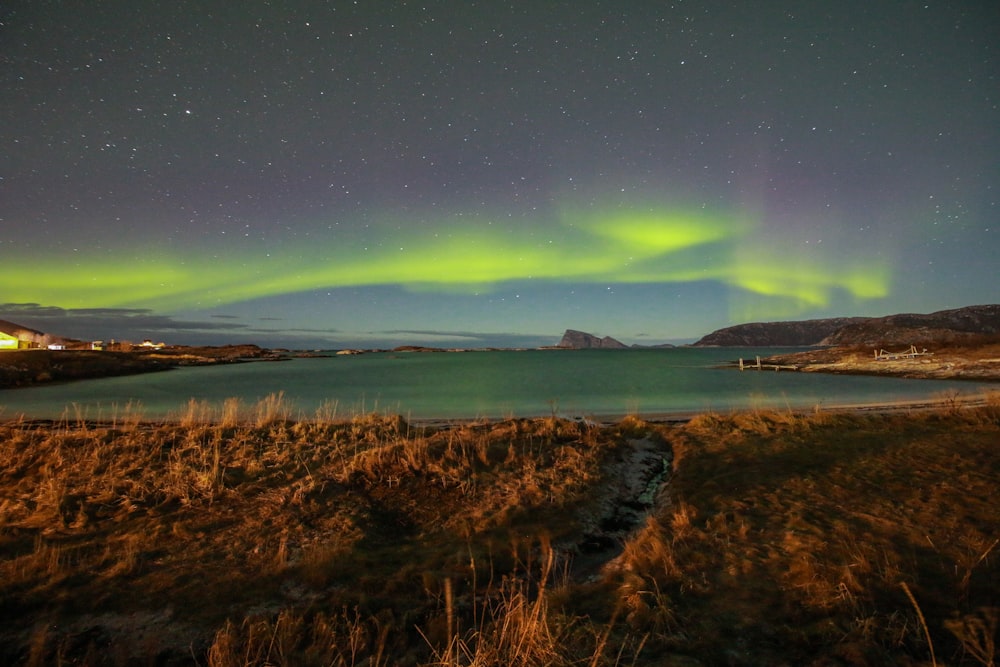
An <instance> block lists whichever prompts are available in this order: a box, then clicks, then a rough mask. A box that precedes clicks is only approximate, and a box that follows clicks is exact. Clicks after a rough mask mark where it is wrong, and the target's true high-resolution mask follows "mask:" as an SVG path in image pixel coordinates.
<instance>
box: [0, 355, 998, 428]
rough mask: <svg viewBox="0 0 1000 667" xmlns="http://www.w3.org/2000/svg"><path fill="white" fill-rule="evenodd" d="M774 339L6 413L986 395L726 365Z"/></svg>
mask: <svg viewBox="0 0 1000 667" xmlns="http://www.w3.org/2000/svg"><path fill="white" fill-rule="evenodd" d="M758 353H760V354H762V355H768V354H774V353H776V350H774V349H773V348H769V349H765V350H752V349H747V348H676V349H663V350H581V351H542V350H538V351H524V352H514V351H502V352H463V353H375V354H364V355H358V356H340V357H328V358H311V359H294V360H291V361H285V362H274V363H265V362H260V363H246V364H237V365H230V366H212V367H202V368H181V369H176V370H172V371H168V372H164V373H151V374H146V375H134V376H128V377H119V378H105V379H100V380H87V381H82V382H75V383H67V384H61V385H52V386H42V387H31V388H23V389H6V390H0V417H4V418H9V417H12V416H15V415H19V414H23V415H25V416H28V417H34V418H53V419H55V418H60V417H63V416H70V417H78V416H83V417H87V418H94V419H107V418H112V417H115V416H116V415H122V414H124V412H125V411H126V409H128V410H132V411H138V412H140V413H141V414H142V415H143V416H145V417H147V418H171V417H177V416H178V415H180V414H181V413H182V412H183V411H184V409H185V408H186V406H187V404H188V403H189V402H190V401H191V400H192V399H194V400H197V401H206V402H208V403H209V404H210V405H211V406H213V407H215V408H218V409H221V406H222V403H223V402H224V401H225V400H226V399H228V398H238V399H240V401H241V402H242V403H243V404H244V405H246V406H250V405H253V404H255V403H256V402H257V401H259V400H260V399H262V398H264V397H266V396H268V395H269V394H277V393H279V392H281V393H283V394H284V399H285V401H286V402H287V403H288V404H289V405H290V407H291V408H292V410H293V414H294V415H295V416H298V417H313V416H315V415H316V414H317V411H318V410H322V412H323V413H324V414H327V415H330V414H331V413H333V412H334V411H335V414H336V416H339V417H350V416H352V415H356V414H361V413H367V412H372V411H378V412H382V413H398V414H402V415H403V416H405V417H408V418H411V419H466V418H475V417H489V418H498V417H509V416H516V417H531V416H538V415H550V414H553V413H555V414H559V415H562V416H568V417H611V416H616V415H623V414H629V413H634V414H638V415H641V416H646V417H655V416H661V415H669V414H676V413H686V412H694V411H704V410H715V411H728V410H733V409H741V408H753V407H759V408H766V407H778V408H784V407H794V408H811V407H814V406H822V407H834V406H840V405H850V404H857V403H863V402H888V401H900V400H915V399H923V398H930V397H934V396H935V395H938V396H940V395H943V394H945V393H948V392H953V391H958V392H961V393H977V392H979V391H981V390H982V389H983V387H981V386H979V385H976V384H973V383H967V382H945V381H932V380H900V379H893V378H876V377H860V376H853V377H852V376H838V375H818V374H811V373H794V372H757V371H752V372H750V371H747V372H743V373H741V372H739V371H738V370H732V369H720V368H716V367H715V366H717V365H719V364H722V363H726V362H729V361H733V360H736V359H738V358H739V357H743V358H744V359H753V358H754V356H755V355H756V354H758Z"/></svg>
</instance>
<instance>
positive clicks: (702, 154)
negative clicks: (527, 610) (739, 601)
mask: <svg viewBox="0 0 1000 667" xmlns="http://www.w3.org/2000/svg"><path fill="white" fill-rule="evenodd" d="M0 22H2V24H0V84H2V88H0V90H2V102H0V318H3V319H7V320H11V321H14V322H18V323H20V324H24V325H27V326H31V327H34V328H38V329H41V330H43V331H49V332H52V333H57V334H63V335H70V336H76V337H80V338H84V339H91V338H101V339H109V338H119V339H131V340H137V341H138V340H142V339H143V338H152V339H154V340H164V341H166V342H168V343H171V342H173V343H216V344H224V343H236V342H257V343H260V344H263V345H275V346H277V345H280V346H289V347H345V346H348V347H350V346H372V347H374V346H385V345H397V344H429V345H441V346H455V347H478V346H487V345H499V346H531V345H540V344H553V343H555V342H556V341H558V339H559V337H560V336H561V334H562V332H563V330H564V329H566V328H574V329H581V330H584V331H590V332H593V333H596V334H600V335H611V336H614V337H616V338H618V339H619V340H622V341H624V342H627V343H640V344H655V343H661V342H666V341H677V340H685V339H686V340H690V339H694V338H697V337H700V336H701V335H703V334H705V333H708V332H709V331H711V330H713V329H717V328H720V327H724V326H728V325H731V324H736V323H740V322H745V321H763V320H786V319H808V318H816V317H829V316H846V315H886V314H891V313H897V312H931V311H934V310H940V309H945V308H957V307H960V306H964V305H970V304H978V303H996V302H998V301H1000V280H998V278H997V276H998V274H1000V272H998V270H997V269H998V267H1000V258H998V255H1000V220H998V213H1000V205H998V202H1000V107H998V105H1000V3H998V2H996V1H995V0H988V1H983V2H961V1H959V0H951V1H948V2H937V1H935V2H897V1H894V0H886V1H881V2H870V1H869V0H864V1H859V2H853V1H850V0H848V1H842V2H836V3H834V2H801V1H800V0H796V1H794V2H791V1H789V2H783V1H774V2H766V3H749V2H711V1H707V2H706V1H699V2H681V1H676V2H640V1H636V2H621V1H619V0H614V1H608V2H585V1H576V2H545V1H544V0H535V1H530V2H529V1H525V2H514V3H510V2H460V1H454V0H453V1H448V2H434V1H427V2H376V1H374V0H371V1H366V2H360V1H359V2H338V1H333V2H316V1H312V2H307V1H303V2H295V1H294V0H289V1H282V2H277V1H275V2H266V1H256V2H253V1H251V2H229V1H225V2H204V1H199V2H193V1H191V2H185V1H172V2H159V1H157V2H154V1H151V0H127V1H120V2H119V1H96V0H95V1H87V2H49V1H43V0H31V1H24V2H6V3H3V4H2V5H0Z"/></svg>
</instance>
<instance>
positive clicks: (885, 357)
mask: <svg viewBox="0 0 1000 667" xmlns="http://www.w3.org/2000/svg"><path fill="white" fill-rule="evenodd" d="M933 354H934V353H933V352H928V351H927V348H926V347H925V348H924V349H923V351H921V352H917V347H916V346H915V345H911V346H910V349H909V350H906V351H905V352H886V351H885V350H875V361H894V360H896V359H914V358H916V357H929V356H932V355H933Z"/></svg>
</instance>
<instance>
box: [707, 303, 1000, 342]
mask: <svg viewBox="0 0 1000 667" xmlns="http://www.w3.org/2000/svg"><path fill="white" fill-rule="evenodd" d="M995 333H1000V305H997V304H992V305H983V306H966V307H965V308H956V309H954V310H941V311H938V312H935V313H930V314H927V315H922V314H913V313H904V314H899V315H888V316H886V317H833V318H827V319H819V320H803V321H799V322H754V323H750V324H737V325H736V326H732V327H726V328H724V329H719V330H717V331H713V332H712V333H710V334H708V335H707V336H705V337H704V338H702V339H701V340H699V341H698V342H696V343H695V346H702V347H705V346H725V347H739V346H775V347H777V346H789V347H793V346H808V345H843V346H847V345H900V344H906V345H916V344H920V343H928V342H931V341H949V340H959V339H962V338H968V337H970V336H975V335H981V334H995Z"/></svg>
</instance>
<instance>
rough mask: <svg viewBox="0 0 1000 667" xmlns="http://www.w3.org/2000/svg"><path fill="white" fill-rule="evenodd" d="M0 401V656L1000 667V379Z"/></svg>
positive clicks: (27, 659)
mask: <svg viewBox="0 0 1000 667" xmlns="http://www.w3.org/2000/svg"><path fill="white" fill-rule="evenodd" d="M291 414H292V411H291V410H290V409H289V408H288V407H287V406H286V405H285V404H284V403H283V400H282V397H281V396H272V397H269V399H267V400H265V401H263V402H261V403H260V404H259V405H255V406H244V405H240V404H239V403H237V402H236V401H230V402H228V403H226V404H225V405H223V406H219V407H212V406H208V405H204V404H199V403H192V404H191V405H190V406H189V407H188V410H187V412H186V413H185V414H184V415H183V416H182V417H181V419H180V421H179V423H169V424H168V423H149V422H147V421H145V420H144V419H143V418H142V415H141V414H135V413H130V412H129V411H127V410H126V411H124V414H121V415H119V416H118V417H116V418H115V419H114V420H113V421H111V422H107V423H93V422H85V421H61V422H45V423H41V422H32V421H26V420H16V419H15V420H7V421H5V422H3V423H0V662H2V663H4V664H16V665H50V664H62V665H69V664H72V665H206V666H211V667H231V666H236V665H240V666H245V665H338V666H339V665H343V666H347V665H359V666H360V665H369V666H376V665H442V666H449V667H450V666H457V665H477V666H486V665H497V666H500V665H526V666H527V665H556V666H559V665H567V666H568V665H588V666H597V665H676V666H682V665H683V666H694V665H824V666H826V665H994V664H995V662H996V654H995V648H996V642H997V640H998V639H1000V638H998V636H997V625H998V621H1000V546H998V543H1000V511H998V510H997V501H998V483H1000V456H998V448H1000V400H998V399H997V398H996V397H995V396H994V397H991V400H989V401H988V402H987V404H986V405H985V406H980V407H976V408H960V407H959V406H951V407H950V408H949V407H948V406H945V407H944V408H942V409H940V410H936V411H919V412H917V411H914V412H912V413H907V412H905V411H904V412H894V413H892V414H870V413H869V414H859V413H843V414H839V413H835V414H831V413H816V414H807V415H795V414H791V413H784V412H746V413H738V414H732V415H718V414H706V415H700V416H697V417H695V418H694V419H692V420H690V421H689V422H687V423H684V424H668V423H647V422H643V421H641V420H639V419H636V418H626V419H624V420H622V421H621V422H619V423H615V424H593V423H588V422H579V421H565V420H558V419H532V420H507V421H503V422H495V423H487V422H481V423H457V424H453V425H447V426H427V425H424V426H418V425H412V424H408V423H406V422H405V421H404V420H402V419H400V418H398V417H392V416H380V415H360V416H357V417H355V418H353V419H348V420H340V421H334V420H332V419H329V418H328V417H329V415H326V414H323V411H322V410H321V411H320V413H319V414H317V415H316V416H315V418H313V419H296V420H292V419H291V418H290V415H291Z"/></svg>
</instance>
